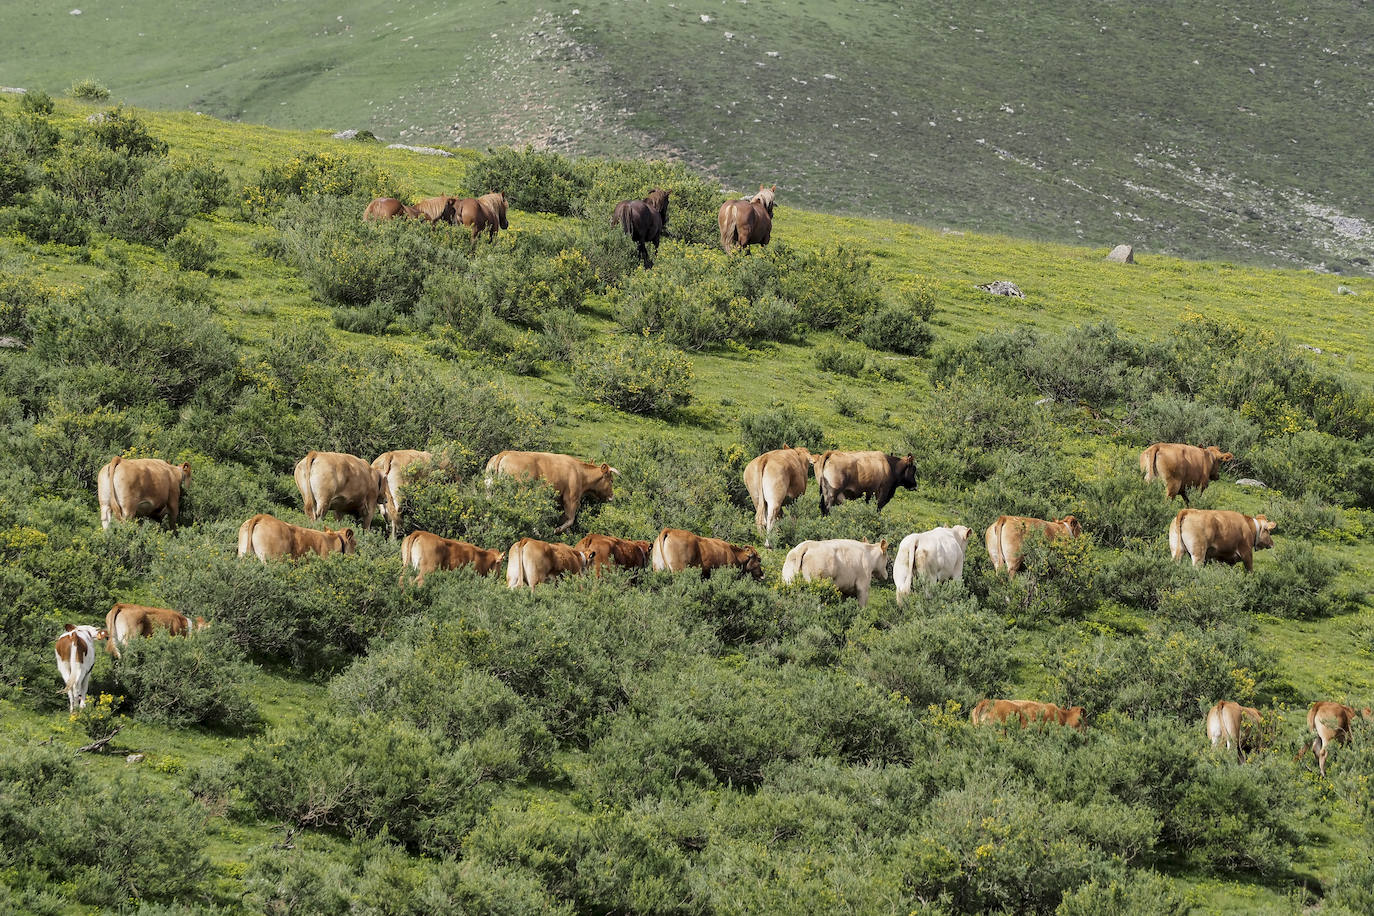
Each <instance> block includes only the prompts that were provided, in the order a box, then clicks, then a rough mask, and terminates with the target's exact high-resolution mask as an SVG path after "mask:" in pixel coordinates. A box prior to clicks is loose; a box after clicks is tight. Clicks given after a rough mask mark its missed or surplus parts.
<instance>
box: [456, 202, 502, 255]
mask: <svg viewBox="0 0 1374 916" xmlns="http://www.w3.org/2000/svg"><path fill="white" fill-rule="evenodd" d="M460 223H461V224H462V225H464V226H468V227H470V228H471V229H472V241H473V242H474V243H476V241H477V236H479V235H481V234H482V233H483V232H486V233H487V241H488V242H494V241H496V230H497V229H509V228H510V223H508V222H506V195H505V193H504V192H502V191H496V192H493V193H491V194H483V195H482V196H481V197H465V198H463V199H462V200H459V201H456V202H455V204H454V212H453V224H454V225H455V226H457V225H459V224H460Z"/></svg>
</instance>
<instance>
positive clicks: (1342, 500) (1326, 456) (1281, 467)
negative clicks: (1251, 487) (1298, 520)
mask: <svg viewBox="0 0 1374 916" xmlns="http://www.w3.org/2000/svg"><path fill="white" fill-rule="evenodd" d="M1372 442H1374V440H1365V442H1364V443H1356V442H1351V441H1350V440H1349V439H1339V438H1337V437H1335V436H1332V435H1328V434H1327V433H1322V432H1315V431H1312V430H1302V431H1299V432H1294V433H1291V434H1288V435H1284V436H1276V437H1273V438H1270V439H1267V440H1266V441H1265V442H1263V443H1262V444H1261V445H1260V446H1259V447H1258V448H1257V449H1256V450H1255V451H1254V453H1253V454H1252V455H1251V456H1250V464H1251V466H1252V467H1254V469H1255V473H1256V474H1257V475H1258V476H1259V478H1260V479H1261V480H1263V481H1264V482H1265V483H1266V484H1268V485H1269V486H1271V487H1277V488H1278V489H1280V490H1282V491H1284V492H1285V493H1288V494H1291V495H1294V496H1314V497H1316V498H1318V499H1322V500H1325V501H1326V502H1331V503H1337V504H1340V505H1344V506H1359V507H1362V508H1366V509H1368V508H1374V451H1371V443H1372Z"/></svg>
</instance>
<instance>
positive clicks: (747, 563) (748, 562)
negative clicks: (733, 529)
mask: <svg viewBox="0 0 1374 916" xmlns="http://www.w3.org/2000/svg"><path fill="white" fill-rule="evenodd" d="M739 568H740V569H742V570H744V571H745V572H747V573H748V574H749V575H751V576H753V577H754V578H755V579H757V580H759V581H760V582H762V581H763V560H762V559H760V557H759V552H758V551H757V550H755V549H754V548H752V547H742V548H740V550H739Z"/></svg>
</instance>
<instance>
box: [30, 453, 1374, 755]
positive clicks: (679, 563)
mask: <svg viewBox="0 0 1374 916" xmlns="http://www.w3.org/2000/svg"><path fill="white" fill-rule="evenodd" d="M1232 457H1233V456H1232V455H1231V454H1230V453H1227V452H1222V451H1221V450H1220V449H1218V448H1216V447H1215V446H1209V447H1207V448H1199V447H1197V446H1193V445H1185V444H1181V443H1160V444H1156V445H1152V446H1150V447H1149V448H1148V449H1146V450H1145V451H1144V452H1143V453H1141V456H1140V468H1141V471H1142V472H1143V473H1144V476H1145V480H1146V481H1147V482H1149V481H1153V480H1155V479H1160V480H1162V481H1163V482H1164V485H1165V492H1166V498H1167V499H1168V500H1173V499H1174V497H1176V496H1181V497H1182V498H1183V501H1184V503H1185V505H1187V504H1188V503H1189V500H1188V493H1189V491H1198V492H1201V491H1203V490H1205V489H1206V488H1207V485H1208V484H1209V483H1210V482H1211V481H1214V480H1217V479H1218V477H1219V474H1220V470H1221V466H1222V464H1223V463H1224V462H1226V461H1229V460H1231V458H1232ZM431 460H432V456H431V455H430V453H429V452H425V451H419V450H415V449H408V450H401V451H392V452H387V453H385V454H383V455H380V456H379V457H378V458H377V459H376V460H374V461H373V462H371V463H370V464H369V463H368V462H366V461H364V460H363V459H361V458H358V457H356V456H353V455H348V454H343V453H339V452H310V453H309V454H308V455H306V456H305V457H304V458H302V459H301V460H300V461H299V462H297V464H296V466H295V480H296V485H297V487H298V488H299V489H300V493H301V501H302V505H303V508H304V510H305V514H306V517H307V518H309V519H310V520H311V521H319V520H321V519H322V518H323V517H324V515H325V513H327V512H329V511H333V512H334V516H335V521H336V522H337V521H338V520H340V519H341V518H342V517H343V516H345V515H349V516H352V517H354V518H356V519H357V520H358V522H359V523H360V524H361V525H362V526H363V528H364V529H370V528H371V525H372V522H373V518H374V516H375V515H376V513H377V512H378V510H380V511H381V513H382V515H383V517H384V518H385V519H386V520H387V522H388V523H389V525H390V528H391V536H392V538H395V537H396V535H397V527H398V522H399V518H400V499H401V493H402V489H401V484H402V483H403V481H404V480H405V476H406V473H407V471H408V469H410V468H411V467H412V466H414V465H419V464H423V463H427V462H430V461H431ZM619 473H620V472H619V471H617V470H616V469H615V468H613V467H611V466H610V465H608V464H593V463H590V462H586V461H582V460H579V459H577V458H574V457H572V456H569V455H561V454H554V453H549V452H518V451H504V452H501V453H499V454H497V455H494V456H492V458H491V459H490V460H489V461H488V462H487V465H486V483H487V486H488V487H490V486H491V484H492V479H493V478H494V477H495V476H497V475H504V476H509V477H514V478H523V479H531V480H539V481H543V482H544V483H546V484H547V485H548V486H549V487H550V488H551V489H552V490H553V491H554V492H555V493H556V494H557V496H558V499H559V501H560V504H561V506H562V510H563V517H564V520H563V523H562V524H561V525H560V526H559V527H558V528H556V529H555V533H561V532H563V531H566V530H567V529H569V528H570V527H572V525H573V523H574V521H575V520H576V518H577V512H578V509H579V508H580V506H581V504H582V500H583V499H584V498H585V497H587V496H588V495H594V496H597V497H599V498H600V499H602V500H605V501H610V500H611V499H612V498H613V494H612V483H613V481H614V479H615V477H616V476H617V475H618V474H619ZM812 473H814V476H815V478H816V481H817V484H818V489H819V490H820V509H821V512H822V513H823V514H824V513H829V511H830V509H831V508H833V507H834V506H835V505H837V504H839V503H842V502H844V501H845V500H846V499H858V498H860V497H862V498H863V499H865V500H872V499H876V500H877V507H878V509H879V510H881V509H882V507H883V506H885V505H886V504H887V503H888V502H889V501H890V500H891V499H892V497H893V495H894V494H895V492H896V490H897V488H898V487H901V488H905V489H913V488H915V486H916V472H915V466H914V464H913V462H912V458H911V456H910V455H906V456H901V457H899V456H896V455H889V454H886V453H884V452H880V451H863V452H845V451H834V450H832V451H827V452H824V453H823V454H819V455H813V454H811V452H809V451H808V450H807V449H805V448H781V449H775V450H772V451H769V452H766V453H764V454H762V455H759V456H758V457H757V458H755V459H754V460H752V461H751V462H749V464H748V466H747V467H746V468H745V470H744V483H745V487H746V488H747V489H748V491H749V496H750V498H751V499H752V500H753V503H754V522H755V525H756V527H757V528H758V530H759V532H760V533H761V534H762V535H763V536H764V537H765V544H766V545H768V546H771V543H772V532H773V528H774V526H775V524H776V523H777V521H778V518H779V517H780V515H781V512H782V509H783V507H784V506H786V505H787V504H788V503H790V502H792V501H794V500H796V499H798V498H800V497H801V496H803V495H804V494H805V493H806V489H807V483H808V478H809V477H810V476H811V474H812ZM190 477H191V467H190V465H188V464H182V465H172V464H169V463H168V462H166V461H162V460H160V459H156V458H143V459H133V458H118V457H116V458H114V459H112V460H111V461H110V462H109V464H107V465H105V466H104V467H103V468H101V470H100V473H99V475H98V478H97V480H98V495H99V501H100V519H101V524H102V525H103V526H104V527H105V528H108V527H109V525H110V523H111V522H112V521H128V520H132V519H137V518H140V517H147V518H155V519H163V520H165V521H166V523H167V524H168V525H169V526H171V527H175V525H176V522H177V516H178V512H179V509H180V504H181V497H182V491H183V488H184V487H185V485H186V483H187V482H188V481H189V480H190ZM1274 527H1275V524H1274V522H1271V521H1268V520H1266V519H1265V517H1264V516H1263V515H1256V516H1250V515H1244V514H1242V513H1240V512H1232V511H1224V510H1209V509H1193V508H1191V507H1188V508H1184V509H1183V510H1182V511H1180V512H1179V513H1178V515H1177V516H1175V518H1174V519H1173V521H1172V522H1171V524H1170V525H1169V549H1170V553H1171V555H1172V557H1173V558H1174V559H1175V560H1179V559H1181V558H1182V556H1183V554H1184V553H1185V552H1186V553H1187V554H1188V555H1189V557H1190V558H1191V560H1192V563H1193V565H1194V566H1201V565H1203V564H1204V563H1205V562H1207V561H1208V560H1217V561H1219V562H1222V563H1228V564H1236V563H1244V564H1245V568H1246V569H1247V570H1249V569H1251V568H1252V562H1253V554H1254V551H1255V550H1262V549H1265V548H1269V547H1272V546H1273V540H1272V538H1271V534H1272V532H1273V530H1274ZM1082 530H1083V529H1082V526H1081V525H1080V524H1079V522H1078V520H1077V519H1076V518H1074V517H1073V516H1072V515H1067V516H1065V517H1063V518H1060V519H1055V520H1053V521H1046V520H1044V519H1038V518H1027V517H1022V516H1012V515H1003V516H1001V517H999V518H998V519H997V520H996V521H995V522H993V523H992V524H991V525H990V526H989V527H988V528H987V530H986V532H985V535H984V538H985V544H986V547H987V552H988V557H989V558H990V559H991V561H992V565H993V567H994V569H997V570H1006V574H1007V576H1008V577H1015V575H1016V573H1017V571H1018V570H1019V569H1020V568H1021V562H1022V555H1023V552H1024V547H1025V539H1026V538H1027V536H1028V535H1031V534H1032V533H1038V534H1040V535H1041V536H1043V537H1044V538H1045V539H1046V540H1048V541H1054V540H1058V539H1061V538H1076V537H1078V536H1080V535H1081V534H1082ZM972 533H973V532H972V529H970V528H968V527H966V526H964V525H955V526H952V527H940V528H935V529H932V530H930V531H923V532H916V533H912V534H909V535H907V536H906V537H905V538H903V539H902V542H901V544H900V545H899V547H898V549H897V556H896V562H895V564H894V565H893V568H892V579H893V582H894V584H895V587H896V595H897V601H898V603H899V604H902V603H905V600H906V598H907V597H908V596H909V595H910V594H911V591H912V587H913V584H914V582H915V581H916V580H917V579H920V580H922V581H926V582H939V581H945V580H951V579H962V577H963V567H964V559H965V555H966V552H967V546H968V539H969V536H970V535H971V534H972ZM356 549H357V542H356V539H355V537H354V534H353V532H352V530H351V529H342V530H332V529H330V528H327V527H326V528H324V529H323V530H317V529H314V528H306V527H302V526H299V525H292V524H289V523H287V522H284V521H281V520H280V519H277V518H274V517H273V516H271V515H267V514H259V515H255V516H253V517H252V518H250V519H248V520H247V521H245V522H244V523H243V525H242V526H241V527H240V528H239V535H238V555H239V557H246V556H249V555H252V556H255V557H257V558H258V559H259V560H260V561H262V562H264V563H266V562H268V561H269V560H271V559H274V558H277V557H290V558H293V559H296V558H300V557H304V556H307V555H309V554H318V555H320V556H324V555H326V554H330V553H334V552H341V553H345V554H351V553H354V552H355V551H356ZM887 552H888V544H887V542H886V541H882V542H880V543H877V544H870V543H868V542H866V541H857V540H850V539H833V540H824V541H803V542H802V543H800V544H797V545H796V546H795V547H793V548H792V549H791V550H790V551H789V552H788V554H787V557H786V560H785V561H784V563H783V567H782V572H781V578H782V581H783V583H784V584H790V583H792V582H793V581H794V580H795V579H796V578H797V577H798V576H800V577H801V578H802V579H803V580H806V581H814V580H828V581H830V582H831V583H833V584H834V586H835V587H836V588H837V589H838V590H839V591H840V592H841V593H842V594H844V595H846V596H849V597H852V598H855V599H857V600H858V602H859V604H860V605H864V604H866V603H867V601H868V596H869V589H870V585H871V582H872V580H873V579H874V578H875V577H876V578H878V579H884V580H885V579H887V577H888V559H887ZM401 560H402V564H403V569H404V570H405V572H403V573H402V576H401V582H400V584H401V585H402V586H405V584H406V579H407V575H408V574H413V576H414V584H415V585H416V586H417V587H418V586H422V585H423V584H424V580H425V577H426V576H427V575H429V574H430V573H432V572H435V571H438V570H453V569H458V568H460V567H467V566H470V567H472V568H473V569H474V570H475V571H476V572H477V573H478V574H479V575H487V574H489V573H491V572H492V571H494V570H496V569H497V568H499V566H500V564H501V561H502V560H505V561H506V584H507V586H508V587H509V588H512V589H516V588H520V587H528V588H531V589H533V588H535V587H536V586H538V585H540V584H541V583H543V582H547V581H548V580H550V579H554V578H557V577H559V576H563V575H569V574H578V573H582V572H583V571H586V570H591V571H594V572H596V573H597V574H600V571H601V570H602V569H603V568H604V567H606V566H618V567H625V568H629V569H635V570H638V569H645V568H652V569H653V570H655V571H665V570H666V571H671V572H681V571H683V570H686V569H689V568H690V569H697V570H699V571H700V573H701V576H702V577H703V578H705V577H707V576H709V575H711V573H712V571H713V570H716V569H722V568H735V569H738V570H740V571H741V572H742V573H744V574H748V575H750V576H753V577H754V578H755V579H759V580H761V579H763V577H764V572H763V561H762V558H761V557H760V556H759V553H758V551H757V550H756V549H755V548H754V547H752V546H747V545H745V546H742V545H738V544H731V543H729V542H727V541H724V540H721V539H719V538H710V537H702V536H700V535H697V534H694V533H692V532H690V531H683V530H681V529H677V528H665V529H663V530H662V531H661V532H659V534H658V536H657V537H656V538H655V539H654V541H653V542H652V543H650V542H648V541H636V540H630V539H626V538H620V537H614V536H611V535H607V534H589V535H587V536H586V537H584V538H582V540H580V541H578V542H577V543H576V544H574V545H571V546H569V545H566V544H560V543H551V542H547V541H541V540H536V539H534V538H522V539H521V540H519V541H517V542H516V543H514V544H512V545H510V547H509V548H508V549H507V550H505V551H501V550H495V549H485V548H482V547H478V546H476V545H474V544H469V543H466V542H463V541H456V540H452V539H449V538H445V537H440V536H439V535H436V534H433V533H431V532H428V531H414V532H411V533H410V534H408V535H407V536H406V537H405V538H404V540H403V541H402V542H401ZM203 626H205V621H204V620H203V619H201V618H194V619H192V618H191V617H188V616H187V615H185V614H182V613H180V612H177V611H173V610H169V609H166V608H153V607H143V606H139V605H130V604H117V605H115V606H114V608H112V609H111V610H110V612H109V614H108V615H107V617H106V621H105V626H104V627H103V628H99V627H95V626H90V625H80V626H76V625H72V624H67V625H66V628H65V632H64V633H63V634H62V635H61V636H60V637H59V638H58V640H57V645H56V654H57V663H58V670H59V673H60V674H61V676H62V679H63V682H64V684H65V685H66V692H67V695H68V706H69V709H72V710H75V709H77V708H79V707H81V706H84V705H85V698H86V689H87V683H88V680H89V677H90V671H91V668H92V666H93V664H94V660H95V651H96V645H97V643H99V642H102V641H103V642H105V643H106V645H107V649H108V651H109V652H110V653H111V654H113V655H115V656H116V657H118V655H119V649H118V646H119V645H120V644H121V643H125V642H127V641H128V640H129V638H130V637H132V636H134V635H140V636H149V635H151V634H152V633H153V632H154V630H155V629H164V630H167V631H169V632H171V633H173V634H178V635H179V634H186V633H191V632H193V631H195V630H197V629H199V628H201V627H203ZM1083 716H1084V710H1083V708H1082V707H1080V706H1070V707H1060V706H1057V705H1055V704H1052V703H1041V702H1038V701H1034V700H1002V699H986V700H983V701H982V702H980V703H979V704H977V706H975V707H974V709H973V710H972V712H971V716H970V718H971V720H972V721H973V722H974V723H975V724H983V723H999V724H1002V725H1004V726H1005V725H1006V724H1007V723H1013V722H1014V723H1019V724H1020V725H1022V726H1026V725H1029V724H1031V723H1038V724H1044V723H1054V724H1059V725H1064V726H1068V727H1071V728H1075V729H1080V730H1081V729H1082V728H1083V724H1084V721H1083ZM1369 718H1371V713H1370V710H1368V709H1365V710H1363V711H1361V712H1358V713H1357V711H1356V710H1354V709H1353V708H1352V707H1349V706H1345V705H1343V704H1339V703H1331V702H1319V703H1314V704H1312V707H1311V709H1310V710H1309V713H1308V726H1309V728H1310V729H1311V730H1312V731H1313V732H1314V733H1315V735H1316V737H1315V739H1314V740H1313V742H1312V746H1311V749H1312V750H1313V752H1314V753H1315V754H1316V757H1317V761H1318V765H1319V767H1320V769H1321V772H1322V773H1323V775H1324V774H1325V771H1326V759H1327V748H1328V747H1329V746H1330V745H1331V744H1332V743H1333V742H1334V743H1338V744H1339V743H1345V742H1348V741H1349V738H1350V727H1351V725H1352V723H1354V722H1355V721H1357V720H1364V719H1369ZM1259 722H1260V714H1259V712H1258V711H1257V710H1255V709H1253V708H1250V707H1243V706H1240V705H1239V704H1237V703H1234V702H1231V701H1225V700H1223V701H1220V702H1218V703H1217V704H1216V706H1214V707H1213V708H1212V710H1211V711H1210V712H1209V713H1208V716H1207V720H1206V732H1207V735H1208V737H1209V739H1210V740H1211V742H1212V744H1213V745H1214V746H1216V745H1218V744H1221V743H1224V744H1225V746H1226V747H1227V748H1232V747H1234V748H1235V749H1236V752H1237V754H1238V755H1239V756H1240V758H1241V759H1242V760H1243V759H1244V753H1245V750H1246V749H1247V748H1248V747H1250V746H1252V745H1253V743H1254V741H1255V740H1256V737H1255V736H1257V734H1258V729H1257V727H1256V726H1257V725H1258V723H1259ZM1305 750H1306V749H1304V752H1305Z"/></svg>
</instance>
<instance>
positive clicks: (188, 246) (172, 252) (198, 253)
mask: <svg viewBox="0 0 1374 916" xmlns="http://www.w3.org/2000/svg"><path fill="white" fill-rule="evenodd" d="M218 248H219V244H218V243H217V242H216V241H215V240H214V239H212V238H210V237H208V236H204V235H201V234H200V233H198V232H193V231H191V230H189V229H185V230H182V231H181V232H180V233H178V234H177V235H175V236H173V237H172V238H170V239H168V240H167V257H169V258H171V259H172V260H173V261H174V262H175V263H176V265H177V266H178V267H180V268H181V269H182V270H205V269H206V268H207V267H209V266H210V263H211V262H212V261H213V260H214V259H215V251H216V250H217V249H218Z"/></svg>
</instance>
